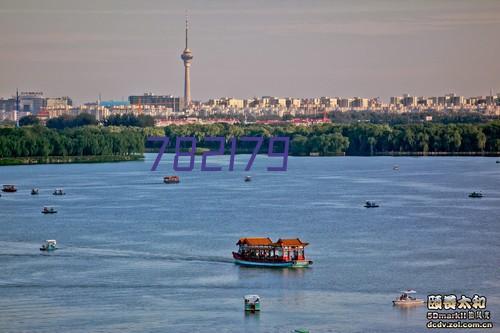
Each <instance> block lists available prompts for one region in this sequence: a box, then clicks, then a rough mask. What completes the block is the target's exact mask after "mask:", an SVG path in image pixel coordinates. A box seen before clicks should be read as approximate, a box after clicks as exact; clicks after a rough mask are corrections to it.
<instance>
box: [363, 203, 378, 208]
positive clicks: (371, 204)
mask: <svg viewBox="0 0 500 333" xmlns="http://www.w3.org/2000/svg"><path fill="white" fill-rule="evenodd" d="M365 207H366V208H377V207H379V205H377V203H376V202H374V201H367V202H366V203H365Z"/></svg>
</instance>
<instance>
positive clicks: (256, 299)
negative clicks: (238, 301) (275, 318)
mask: <svg viewBox="0 0 500 333" xmlns="http://www.w3.org/2000/svg"><path fill="white" fill-rule="evenodd" d="M259 300H260V297H259V295H246V296H245V301H248V302H249V303H256V302H259Z"/></svg>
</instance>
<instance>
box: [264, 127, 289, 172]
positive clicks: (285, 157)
mask: <svg viewBox="0 0 500 333" xmlns="http://www.w3.org/2000/svg"><path fill="white" fill-rule="evenodd" d="M279 141H282V142H283V145H284V146H285V147H284V149H283V152H282V153H274V152H273V146H274V143H275V142H279ZM289 147H290V138H289V137H283V136H282V137H272V138H271V139H270V140H269V149H268V150H267V152H268V153H267V155H268V156H269V157H283V164H282V165H281V167H268V168H267V171H286V170H287V167H288V148H289Z"/></svg>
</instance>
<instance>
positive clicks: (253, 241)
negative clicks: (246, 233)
mask: <svg viewBox="0 0 500 333" xmlns="http://www.w3.org/2000/svg"><path fill="white" fill-rule="evenodd" d="M236 245H248V246H271V245H273V241H272V240H271V238H269V237H267V238H246V237H245V238H240V240H239V241H238V243H236Z"/></svg>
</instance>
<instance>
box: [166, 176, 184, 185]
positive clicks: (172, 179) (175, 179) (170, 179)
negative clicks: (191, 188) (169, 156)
mask: <svg viewBox="0 0 500 333" xmlns="http://www.w3.org/2000/svg"><path fill="white" fill-rule="evenodd" d="M180 181H181V180H180V178H179V176H165V177H163V182H164V183H165V184H178V183H180Z"/></svg>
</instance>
